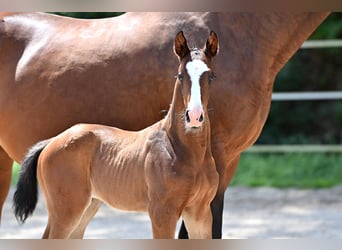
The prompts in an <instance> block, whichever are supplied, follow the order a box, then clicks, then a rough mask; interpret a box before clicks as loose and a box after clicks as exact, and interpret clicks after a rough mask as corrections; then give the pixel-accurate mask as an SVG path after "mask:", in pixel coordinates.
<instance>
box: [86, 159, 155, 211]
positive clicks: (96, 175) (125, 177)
mask: <svg viewBox="0 0 342 250" xmlns="http://www.w3.org/2000/svg"><path fill="white" fill-rule="evenodd" d="M140 162H141V161H138V160H130V161H128V160H121V161H113V162H110V164H108V162H107V163H104V162H102V164H97V166H95V167H93V169H92V171H91V185H92V196H93V197H94V198H97V199H99V200H101V201H103V202H105V203H107V204H108V205H110V206H112V207H114V208H117V209H121V210H128V211H146V208H147V202H148V197H147V186H146V183H145V178H144V167H143V166H142V165H141V163H140Z"/></svg>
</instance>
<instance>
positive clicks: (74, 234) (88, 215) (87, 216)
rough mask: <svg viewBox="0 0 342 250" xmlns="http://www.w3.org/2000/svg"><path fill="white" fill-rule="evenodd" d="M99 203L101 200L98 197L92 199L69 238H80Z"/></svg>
mask: <svg viewBox="0 0 342 250" xmlns="http://www.w3.org/2000/svg"><path fill="white" fill-rule="evenodd" d="M100 205H101V201H99V200H98V199H94V198H93V199H92V201H91V204H90V205H89V206H88V208H87V209H86V211H85V212H84V214H83V216H82V218H81V221H80V223H79V224H78V226H77V227H76V229H75V230H74V231H73V232H72V234H71V236H70V238H72V239H82V238H83V235H84V232H85V230H86V227H87V226H88V224H89V222H90V220H91V219H92V218H93V217H94V216H95V214H96V213H97V211H98V210H99V208H100Z"/></svg>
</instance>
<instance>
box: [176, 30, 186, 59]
mask: <svg viewBox="0 0 342 250" xmlns="http://www.w3.org/2000/svg"><path fill="white" fill-rule="evenodd" d="M174 51H175V53H176V54H177V55H178V57H179V60H181V59H183V58H184V57H185V56H186V55H187V54H188V53H190V50H189V47H188V44H187V43H186V39H185V37H184V34H183V31H179V32H178V33H177V35H176V38H175V44H174Z"/></svg>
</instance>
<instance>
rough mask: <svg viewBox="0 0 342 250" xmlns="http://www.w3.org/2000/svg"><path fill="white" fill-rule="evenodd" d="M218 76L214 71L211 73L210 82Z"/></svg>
mask: <svg viewBox="0 0 342 250" xmlns="http://www.w3.org/2000/svg"><path fill="white" fill-rule="evenodd" d="M215 78H216V76H215V74H214V73H213V72H211V73H210V74H209V83H211V82H212V81H213V80H215Z"/></svg>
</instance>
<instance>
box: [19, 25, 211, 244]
mask: <svg viewBox="0 0 342 250" xmlns="http://www.w3.org/2000/svg"><path fill="white" fill-rule="evenodd" d="M217 49H218V38H217V35H216V34H215V33H214V32H213V31H212V32H211V33H210V35H209V37H208V39H207V42H206V44H205V46H204V48H203V49H201V50H198V49H194V50H190V49H189V48H188V45H187V42H186V39H185V37H184V35H183V32H179V33H178V34H177V35H176V38H175V41H174V51H175V53H176V54H177V55H178V58H179V62H180V64H179V68H178V75H177V80H176V83H175V87H174V92H173V98H172V103H171V106H170V109H169V112H168V114H167V115H166V117H165V118H164V119H163V120H161V121H160V122H157V123H155V124H154V125H152V126H150V127H147V128H146V129H143V130H141V131H138V132H130V131H124V130H121V129H118V128H114V127H108V126H102V125H96V124H79V125H75V126H73V127H71V128H69V129H67V130H66V131H64V132H63V133H61V134H59V135H58V136H56V137H54V138H52V139H49V140H45V141H41V142H39V143H37V144H36V145H35V146H33V147H32V148H31V149H30V151H29V152H28V154H27V155H26V156H25V158H24V160H23V162H22V171H21V173H20V178H19V181H18V184H17V190H16V192H15V195H14V208H15V215H16V217H17V218H18V220H19V221H21V222H24V221H25V220H26V218H27V217H28V216H29V215H30V214H31V213H32V212H33V211H34V209H35V206H36V203H37V178H38V181H39V184H40V186H41V190H42V192H43V195H44V197H45V201H46V206H47V210H48V225H47V227H46V229H45V232H44V235H43V238H68V237H70V236H71V235H72V233H73V231H74V230H75V229H76V228H77V226H78V225H79V224H80V223H82V219H83V215H84V213H86V211H87V208H88V207H89V206H90V204H91V200H92V198H96V199H99V200H101V201H103V202H105V203H107V204H109V205H110V206H112V207H115V208H118V209H122V210H130V211H147V212H148V214H149V216H150V219H151V224H152V231H153V237H154V238H174V236H175V229H176V224H177V221H178V219H179V217H180V216H182V217H183V220H184V222H185V225H186V227H187V229H188V231H189V236H190V238H211V237H212V214H211V209H210V203H211V201H212V200H213V198H214V196H215V193H216V190H217V186H218V173H217V171H216V168H215V162H214V159H213V156H212V154H211V147H210V145H211V144H210V123H209V118H208V110H207V104H208V98H209V88H210V81H211V80H212V78H213V72H212V70H211V65H212V62H211V61H212V58H213V57H214V56H215V55H216V53H217Z"/></svg>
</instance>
